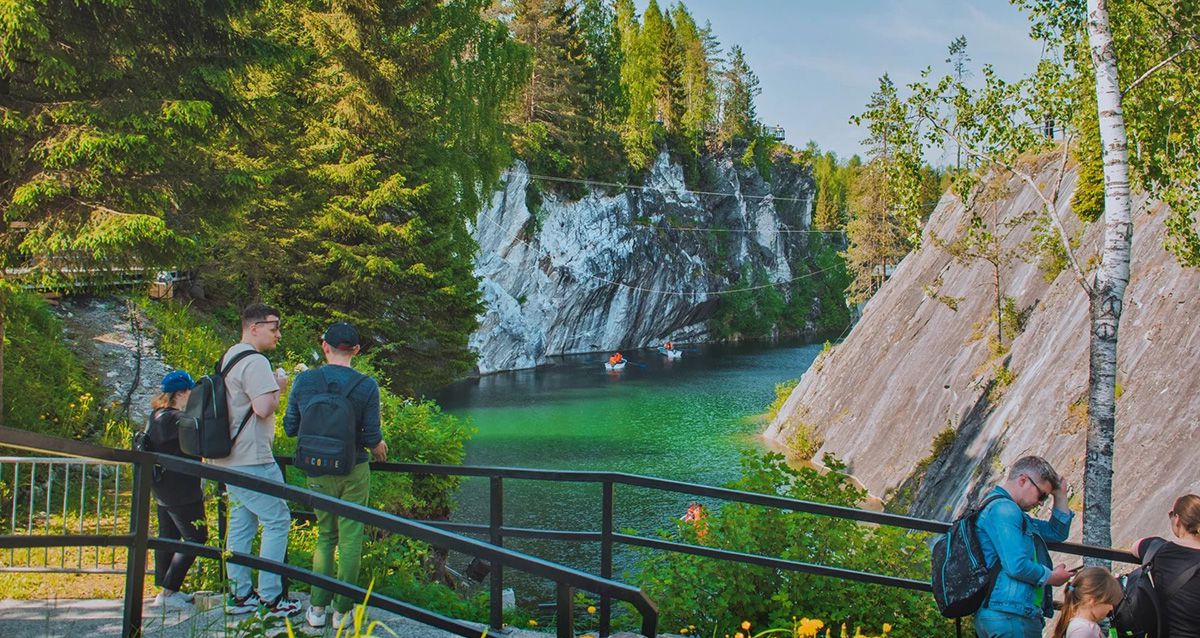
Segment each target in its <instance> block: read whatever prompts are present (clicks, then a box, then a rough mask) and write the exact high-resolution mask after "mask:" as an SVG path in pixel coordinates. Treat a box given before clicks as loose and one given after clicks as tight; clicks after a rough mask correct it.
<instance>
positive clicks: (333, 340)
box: [283, 321, 387, 627]
mask: <svg viewBox="0 0 1200 638" xmlns="http://www.w3.org/2000/svg"><path fill="white" fill-rule="evenodd" d="M360 347H361V346H360V344H359V340H358V331H357V330H355V329H354V326H352V325H350V324H348V323H346V322H344V321H339V322H337V323H335V324H333V325H331V326H329V329H328V330H326V331H325V335H324V336H323V337H322V339H321V350H322V351H323V352H324V353H325V361H326V362H327V363H328V365H324V366H321V367H319V368H314V369H312V370H306V371H304V372H301V373H300V374H299V375H298V376H297V377H296V380H295V382H294V383H293V384H292V393H291V395H290V397H289V398H288V406H287V413H286V414H285V415H284V417H283V431H284V432H285V433H287V435H288V436H297V435H299V434H300V421H301V415H302V414H303V412H304V408H305V406H306V404H308V402H309V401H310V400H312V399H313V398H314V397H316V396H317V395H321V394H326V393H329V392H330V391H331V389H336V390H337V391H338V392H342V393H344V394H345V396H346V399H347V401H348V402H349V403H350V405H351V406H352V407H353V411H354V422H355V433H354V438H355V444H356V447H357V453H356V454H355V464H354V468H353V469H351V470H350V472H349V473H348V474H345V475H338V474H325V475H322V476H309V478H308V487H309V489H312V490H315V491H317V492H321V493H322V494H328V495H329V496H333V497H336V498H340V499H342V500H346V501H351V502H354V503H359V504H362V505H365V504H366V503H367V495H368V492H369V489H370V482H371V473H370V465H369V463H368V461H369V460H370V458H373V459H374V460H376V461H385V460H387V443H386V442H385V441H384V440H383V432H382V431H381V430H380V426H379V422H380V418H379V384H378V383H376V382H375V380H374V379H372V378H371V377H368V376H366V375H363V374H361V373H359V372H357V371H355V370H354V368H353V367H351V365H350V360H351V359H352V358H353V357H354V355H356V354H358V351H359V349H360ZM347 390H348V391H347ZM367 450H370V452H371V454H370V457H368V455H367ZM362 542H363V524H362V523H360V522H357V521H354V520H351V519H348V518H345V517H338V516H336V515H334V514H331V513H329V512H325V511H322V510H320V509H318V510H317V546H316V548H315V549H314V551H313V571H314V572H317V573H318V574H324V575H326V576H334V577H336V578H337V579H338V580H341V581H343V582H349V583H356V582H357V581H358V571H359V563H360V561H361V558H362ZM335 548H336V549H337V554H338V559H337V564H336V565H335V564H334V549H335ZM331 602H332V603H333V625H334V626H335V627H340V626H341V625H342V622H343V619H344V618H346V617H347V616H346V615H347V614H348V613H349V612H350V611H351V609H352V605H353V603H352V602H351V600H350V599H349V598H347V597H345V596H342V595H338V596H337V597H334V596H333V593H332V592H329V591H327V590H323V589H320V588H318V587H314V588H313V591H312V599H311V605H310V606H309V608H308V612H307V613H306V614H305V620H307V621H308V624H309V625H311V626H313V627H324V626H325V613H326V609H325V608H326V606H328V605H329V604H330V603H331Z"/></svg>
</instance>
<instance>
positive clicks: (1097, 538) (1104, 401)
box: [1083, 0, 1133, 563]
mask: <svg viewBox="0 0 1200 638" xmlns="http://www.w3.org/2000/svg"><path fill="white" fill-rule="evenodd" d="M1087 8H1088V19H1087V26H1088V42H1089V45H1090V46H1091V52H1092V65H1093V67H1094V68H1095V72H1096V105H1097V110H1098V113H1099V116H1100V141H1101V144H1102V145H1103V151H1104V155H1103V157H1104V244H1103V246H1102V248H1101V254H1100V267H1099V268H1098V269H1097V271H1096V276H1095V280H1094V282H1093V285H1092V290H1091V304H1090V305H1091V313H1090V314H1091V337H1090V339H1091V361H1090V366H1091V367H1090V370H1089V375H1088V386H1089V394H1088V434H1087V461H1086V464H1085V465H1084V493H1083V542H1084V543H1087V544H1089V545H1101V546H1104V547H1108V546H1111V545H1112V528H1111V520H1112V472H1113V441H1114V438H1115V429H1116V380H1117V327H1118V325H1119V322H1120V320H1121V305H1122V302H1123V299H1124V297H1125V286H1126V285H1127V284H1128V283H1129V253H1130V243H1131V239H1132V237H1133V219H1132V215H1131V211H1130V201H1129V150H1128V146H1127V141H1126V136H1125V117H1124V115H1123V114H1122V113H1121V90H1120V85H1119V82H1118V78H1117V59H1116V51H1115V49H1114V45H1113V38H1112V31H1111V29H1110V28H1109V22H1108V3H1107V0H1088V2H1087ZM1090 562H1093V563H1098V562H1101V561H1096V560H1091V561H1090Z"/></svg>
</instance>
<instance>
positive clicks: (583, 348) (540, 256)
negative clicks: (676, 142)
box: [469, 153, 814, 374]
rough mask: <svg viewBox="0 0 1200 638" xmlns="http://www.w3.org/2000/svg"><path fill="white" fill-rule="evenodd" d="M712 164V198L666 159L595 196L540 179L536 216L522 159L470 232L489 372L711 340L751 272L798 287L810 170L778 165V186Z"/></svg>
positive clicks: (708, 183)
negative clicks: (565, 191) (573, 197)
mask: <svg viewBox="0 0 1200 638" xmlns="http://www.w3.org/2000/svg"><path fill="white" fill-rule="evenodd" d="M706 166H707V168H708V170H709V171H710V174H709V178H708V179H706V180H705V187H704V189H703V190H706V191H710V192H711V193H712V194H698V193H694V192H690V191H688V189H687V187H686V186H685V184H684V179H683V170H682V168H681V167H680V166H679V165H678V164H675V163H672V162H671V161H670V159H669V157H668V155H667V154H666V153H663V154H662V155H660V156H659V157H658V159H657V161H656V162H655V164H654V165H653V167H652V168H651V171H650V174H649V175H648V177H647V179H646V183H645V184H644V185H643V186H641V187H630V188H628V189H626V190H624V191H623V192H622V191H620V190H617V189H614V192H612V193H605V192H600V191H596V190H592V191H589V192H588V193H587V195H585V196H584V197H583V198H582V199H580V200H578V201H569V200H567V199H565V198H563V197H561V196H559V195H556V194H555V192H554V191H551V190H550V188H551V187H552V186H553V184H549V183H546V182H538V183H537V185H538V187H539V190H541V191H543V192H544V193H545V194H544V196H543V201H542V203H541V205H540V206H539V207H537V208H536V210H535V211H531V210H530V208H529V206H528V205H527V204H526V194H527V190H528V189H529V188H530V180H531V177H530V175H529V173H528V171H527V170H526V168H525V166H524V164H522V163H520V162H518V163H517V164H516V165H515V166H514V168H513V169H512V170H511V171H509V174H508V177H507V179H506V181H505V183H504V184H503V190H501V191H498V192H496V193H495V194H494V196H493V197H492V199H491V202H490V204H489V205H488V206H486V207H484V209H483V210H482V211H480V213H479V215H478V218H477V220H476V225H475V227H474V228H473V229H472V234H473V236H474V237H475V240H476V241H477V242H478V244H479V255H478V257H477V259H476V266H475V273H476V275H478V276H479V277H480V279H481V283H480V287H481V290H482V293H483V302H484V304H485V306H486V310H485V312H484V314H483V315H482V316H481V317H480V325H479V329H478V330H477V331H476V332H475V334H473V335H472V336H471V338H470V342H469V343H470V347H471V349H472V350H474V351H475V352H476V353H478V355H479V363H478V371H479V372H480V373H481V374H487V373H490V372H496V371H500V370H513V369H520V368H531V367H535V366H537V365H540V364H542V363H544V362H545V361H546V357H547V356H552V355H561V354H571V353H580V352H596V351H606V350H617V349H630V348H641V347H645V346H648V345H653V344H660V343H662V342H663V341H664V340H668V339H669V340H674V341H690V342H696V341H705V340H708V339H709V338H710V334H709V330H708V328H707V326H706V325H705V319H707V318H708V317H710V316H711V315H712V313H713V311H714V310H715V309H716V304H717V303H718V302H717V296H719V294H720V293H721V291H724V290H728V289H729V288H732V287H737V286H745V283H744V281H745V279H743V278H742V273H743V272H751V271H753V270H754V269H756V268H762V269H763V270H765V272H766V273H767V275H768V278H769V281H770V282H772V283H780V282H788V281H790V280H792V279H794V277H793V274H792V271H793V266H794V265H795V264H797V263H800V262H802V261H803V260H804V259H805V258H806V256H807V250H808V236H807V234H805V233H803V232H799V233H797V232H789V231H806V230H807V229H808V228H809V223H810V210H811V202H812V195H813V192H814V186H813V181H812V178H811V177H810V176H809V174H808V173H807V172H806V171H805V170H804V169H802V168H800V167H799V166H795V165H792V164H790V163H788V162H787V161H784V160H779V161H777V162H776V164H775V170H774V172H773V179H772V181H771V183H769V184H768V183H766V182H764V181H763V180H762V178H761V177H760V176H759V174H758V172H757V171H756V170H755V169H753V168H745V167H742V166H740V165H739V164H736V163H735V162H734V161H733V160H732V159H731V158H730V157H716V158H711V159H709V160H707V164H706ZM533 179H537V178H536V177H534V178H533ZM714 228H716V229H718V230H710V229H714ZM698 229H705V230H698Z"/></svg>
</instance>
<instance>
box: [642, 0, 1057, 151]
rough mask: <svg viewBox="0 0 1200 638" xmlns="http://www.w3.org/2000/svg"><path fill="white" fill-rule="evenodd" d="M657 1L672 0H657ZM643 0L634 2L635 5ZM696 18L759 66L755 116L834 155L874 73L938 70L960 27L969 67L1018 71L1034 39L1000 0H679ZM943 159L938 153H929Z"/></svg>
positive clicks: (667, 1) (1031, 56) (1027, 61)
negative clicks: (967, 54) (987, 65)
mask: <svg viewBox="0 0 1200 638" xmlns="http://www.w3.org/2000/svg"><path fill="white" fill-rule="evenodd" d="M658 1H659V6H660V7H664V8H665V7H666V6H668V5H673V4H674V0H658ZM648 2H649V0H639V1H638V2H637V5H638V8H639V10H642V9H644V8H645V7H646V5H647V4H648ZM684 4H685V5H686V6H687V7H688V9H689V10H690V11H691V12H692V15H693V16H694V17H695V19H696V22H697V23H699V24H700V25H701V26H703V25H704V22H705V20H709V21H711V22H712V26H713V31H714V32H715V33H716V35H717V37H718V38H719V39H720V41H721V45H722V49H723V50H724V51H726V52H727V51H728V50H729V47H730V46H732V45H734V44H737V45H741V47H742V50H743V51H745V53H746V57H747V58H748V59H749V62H750V66H751V68H752V69H754V72H755V73H756V74H757V75H758V78H759V83H760V85H761V87H762V94H761V95H760V96H759V98H758V102H757V107H758V115H759V119H760V120H762V121H763V123H765V124H778V125H781V126H783V127H784V129H785V130H786V132H787V142H788V143H790V144H793V145H795V146H803V145H805V144H807V143H808V141H809V140H815V141H816V142H817V144H819V145H820V146H821V148H822V149H827V150H833V151H836V152H837V153H838V155H839V156H848V155H849V154H852V153H860V152H861V151H862V145H861V143H860V140H861V139H862V138H863V137H864V134H863V132H862V130H860V129H859V128H857V127H855V126H853V125H851V124H849V123H848V120H849V118H850V116H851V115H854V114H857V113H860V112H861V111H862V109H863V105H864V104H866V102H867V98H868V97H869V96H870V95H871V92H872V91H873V90H875V88H876V87H877V86H878V80H879V76H880V75H882V74H883V73H884V72H887V73H889V74H890V75H891V78H892V80H893V81H894V82H896V84H897V85H899V86H903V85H906V84H908V83H909V82H912V81H915V80H917V79H918V78H919V75H920V72H921V70H922V69H924V68H925V67H926V66H931V65H932V66H933V67H934V70H935V73H937V74H938V75H939V76H940V75H941V73H942V72H944V70H945V69H946V65H945V63H944V60H945V59H946V57H947V53H946V48H947V46H948V45H949V44H950V41H951V40H952V39H954V38H955V37H957V36H959V35H965V36H966V37H967V42H968V52H969V53H970V55H971V58H972V62H971V64H972V66H974V67H975V68H976V69H978V68H979V67H980V66H982V65H983V64H984V63H989V64H991V65H992V66H993V67H995V68H996V70H997V71H998V72H999V73H1000V74H1001V75H1002V76H1004V77H1008V78H1016V77H1018V76H1021V75H1025V74H1026V73H1028V72H1029V71H1031V70H1032V69H1033V67H1034V66H1035V65H1036V64H1037V60H1038V58H1039V57H1040V55H1041V53H1042V49H1041V45H1040V44H1039V43H1036V42H1034V41H1033V40H1031V39H1030V38H1029V22H1028V20H1027V18H1026V16H1025V15H1024V14H1022V13H1021V12H1020V11H1018V10H1017V9H1016V8H1015V7H1013V6H1012V5H1011V4H1009V2H1008V1H1007V0H874V1H866V0H824V1H822V0H685V2H684ZM928 159H929V160H930V161H932V162H934V163H941V158H933V157H931V158H928Z"/></svg>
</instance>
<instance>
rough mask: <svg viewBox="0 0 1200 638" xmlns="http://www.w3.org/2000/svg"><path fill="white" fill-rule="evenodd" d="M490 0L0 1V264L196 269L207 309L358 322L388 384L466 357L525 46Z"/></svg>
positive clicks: (410, 386) (451, 372) (455, 371)
mask: <svg viewBox="0 0 1200 638" xmlns="http://www.w3.org/2000/svg"><path fill="white" fill-rule="evenodd" d="M487 4H489V3H488V2H486V0H450V1H448V2H440V3H434V4H428V3H422V2H401V3H384V2H374V1H368V2H366V3H365V4H364V3H358V4H355V5H354V6H353V7H351V6H346V5H339V4H334V5H322V4H320V3H318V4H314V5H305V4H296V3H258V2H232V3H219V4H203V3H201V4H195V3H193V4H185V5H179V6H176V5H170V6H169V7H167V6H166V5H164V4H163V3H162V2H159V1H158V0H134V1H133V2H122V3H116V4H114V3H111V2H104V1H100V0H84V1H81V2H77V3H65V4H62V3H49V4H47V3H34V4H28V3H26V4H21V5H19V7H20V10H19V11H17V9H16V7H11V8H10V7H7V6H6V8H5V9H0V11H3V12H5V13H4V16H3V19H0V40H2V41H3V42H4V43H5V45H4V47H3V48H2V50H0V83H2V84H3V86H4V87H5V89H4V93H5V96H6V98H8V99H6V100H5V101H4V105H3V106H0V127H2V128H3V130H4V136H5V140H6V142H7V141H8V140H9V139H10V136H11V137H12V139H13V143H12V144H7V143H6V144H5V145H4V147H3V150H2V152H0V207H3V208H4V209H5V216H6V220H7V221H9V222H14V221H17V222H22V223H23V224H24V226H25V228H26V230H25V231H24V232H12V233H10V232H5V233H3V235H0V237H2V238H3V246H0V259H2V261H3V265H5V266H10V265H14V264H25V263H29V264H30V265H32V266H34V267H35V278H40V279H41V280H43V281H42V283H49V284H51V285H53V284H54V281H53V279H54V278H56V277H61V274H62V273H63V271H64V269H63V268H62V266H68V267H69V268H67V269H66V273H67V274H68V275H71V276H72V277H75V276H80V277H86V278H87V279H89V280H92V279H96V278H103V276H104V275H103V273H105V272H110V271H113V272H116V273H120V272H121V271H122V269H127V268H130V267H138V268H150V269H151V272H152V271H153V269H155V268H159V267H163V268H164V269H170V270H174V269H176V268H177V267H186V268H188V269H196V270H198V271H199V273H200V276H201V278H202V279H203V280H204V282H205V284H206V289H207V290H208V291H209V292H210V296H211V297H212V301H213V302H214V303H215V304H216V305H217V306H218V307H233V308H237V307H241V306H243V305H245V304H246V303H247V302H248V301H251V300H257V299H265V300H267V301H271V302H274V304H275V305H277V306H279V307H281V309H282V310H284V311H285V315H289V316H292V317H306V318H307V319H305V320H302V321H301V322H300V323H301V324H304V325H321V324H324V323H326V322H328V321H330V320H333V319H350V320H352V321H354V322H355V323H356V324H357V325H358V327H359V329H360V331H361V332H362V333H364V337H365V338H366V340H367V342H368V343H371V344H373V346H374V347H375V349H377V350H378V351H379V352H381V353H382V352H386V353H387V357H386V358H385V357H380V366H381V368H382V369H383V370H384V371H385V372H387V373H388V377H389V378H390V379H391V381H392V383H393V387H394V388H395V389H398V390H400V391H403V392H416V391H418V390H420V389H423V388H427V387H432V386H435V385H438V384H440V383H443V382H445V381H448V380H450V379H453V378H455V377H457V376H458V375H459V374H461V373H462V372H463V371H464V370H466V369H468V368H469V367H470V366H471V365H472V363H473V356H472V355H471V353H470V352H469V350H468V349H467V347H466V338H467V335H468V334H469V333H470V332H471V331H472V330H473V329H474V327H475V317H476V315H477V314H478V311H479V307H480V306H479V294H478V290H477V285H476V281H475V278H474V276H473V273H472V257H473V254H474V249H475V246H474V244H473V242H472V240H471V238H470V236H469V234H468V232H467V229H466V221H467V220H468V219H469V218H471V217H472V216H473V215H474V213H475V211H476V210H477V209H478V207H479V205H480V203H481V194H482V193H483V192H484V191H486V190H490V187H491V185H492V184H494V183H495V181H496V179H497V177H498V175H499V171H500V169H501V168H502V167H504V166H506V165H508V164H509V163H510V161H511V156H510V154H509V151H508V133H507V131H506V130H505V126H504V122H503V115H504V109H505V107H506V105H507V104H508V102H509V100H510V99H511V98H512V97H513V96H515V94H516V92H517V89H518V87H519V86H520V84H521V83H522V82H524V81H525V79H526V75H527V69H528V61H529V60H528V56H527V53H526V51H525V50H524V49H522V48H521V47H520V46H519V45H518V44H517V43H515V42H514V41H513V39H512V37H511V35H510V32H509V29H508V27H507V26H506V25H505V24H503V23H501V22H500V21H498V20H495V19H491V18H486V17H484V14H483V9H484V8H485V6H486V5H487ZM11 11H16V13H15V14H14V13H10V12H11ZM168 266H169V267H170V268H166V267H168ZM47 279H50V280H51V281H48V282H47V281H45V280H47ZM308 338H309V339H310V340H311V338H312V335H309V337H308Z"/></svg>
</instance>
